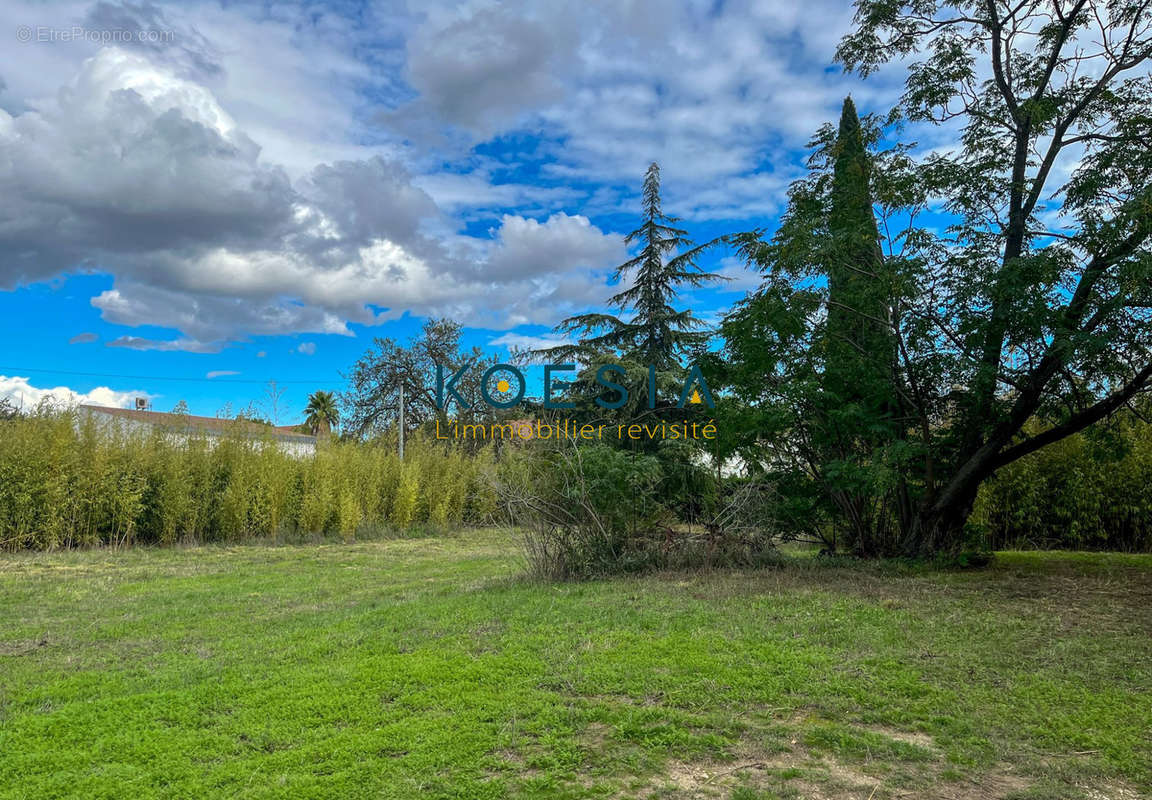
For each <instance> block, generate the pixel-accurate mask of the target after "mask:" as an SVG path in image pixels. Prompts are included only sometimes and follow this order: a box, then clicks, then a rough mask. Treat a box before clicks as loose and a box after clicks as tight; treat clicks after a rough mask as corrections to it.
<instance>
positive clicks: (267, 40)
mask: <svg viewBox="0 0 1152 800" xmlns="http://www.w3.org/2000/svg"><path fill="white" fill-rule="evenodd" d="M0 10H3V11H4V12H5V14H6V18H8V19H10V20H11V21H12V22H14V23H18V24H29V25H37V24H39V25H45V24H49V25H58V26H60V27H67V26H68V25H71V24H74V23H76V22H82V23H84V24H88V25H90V26H101V25H103V26H121V27H125V26H127V27H131V26H138V27H141V28H156V27H170V28H172V29H173V30H175V31H176V33H177V36H176V39H175V42H174V43H172V44H171V45H170V46H167V47H163V46H153V45H146V46H134V47H107V48H103V49H100V48H96V47H93V46H88V45H85V44H79V43H78V44H76V45H75V46H72V47H68V46H63V45H60V46H52V47H46V46H36V45H28V46H26V47H24V48H23V49H22V50H21V51H20V58H19V59H11V60H10V62H11V63H6V64H5V66H4V79H5V82H6V84H7V91H4V92H0V153H2V155H0V198H3V201H2V202H0V287H10V286H15V285H20V284H23V283H27V282H34V281H42V280H46V279H49V278H51V277H53V276H56V275H59V274H61V273H63V272H75V271H84V270H91V271H98V272H103V273H109V274H112V275H113V276H114V283H113V286H112V287H111V288H110V289H108V290H106V291H104V292H102V293H101V294H99V295H98V296H96V297H95V298H92V301H91V302H92V305H93V306H94V307H96V308H97V309H99V311H100V312H101V314H102V317H103V319H104V320H105V321H107V322H111V323H114V324H118V325H125V326H130V327H136V326H162V327H164V328H167V329H170V330H174V331H176V333H175V334H171V335H170V338H168V337H165V338H160V339H153V338H147V337H144V336H120V337H119V338H115V339H114V340H113V341H111V342H110V343H109V344H110V345H111V346H115V347H128V348H135V349H152V350H172V351H176V350H180V351H189V352H218V351H219V350H220V349H221V348H223V347H225V346H227V345H228V344H229V343H232V342H236V341H243V340H245V339H247V338H249V337H252V336H258V335H281V334H287V333H291V334H341V335H350V334H351V328H350V327H349V325H350V324H351V323H358V324H364V325H374V324H380V323H383V322H386V321H387V320H390V319H394V318H397V317H399V316H402V315H403V314H404V313H411V314H414V315H419V316H426V315H430V314H441V315H448V316H451V317H452V318H454V319H457V320H459V321H461V322H463V323H464V324H468V325H475V326H482V327H487V328H490V329H499V330H506V329H509V328H513V327H515V326H517V325H520V324H527V323H535V324H543V325H552V324H554V323H555V322H556V321H557V320H559V319H560V318H562V317H564V316H567V315H569V314H571V313H575V312H579V311H584V310H587V309H588V307H590V306H596V305H598V304H601V303H602V302H603V300H604V298H605V297H606V296H607V295H608V294H610V293H611V289H610V287H608V286H607V285H606V280H605V279H606V276H607V275H608V271H609V269H610V268H611V267H613V266H614V265H615V264H618V263H620V261H621V260H623V258H624V247H623V245H622V243H621V240H620V236H619V235H617V234H615V233H614V232H612V231H610V230H607V229H606V228H604V226H603V225H602V224H601V225H600V226H598V225H597V224H594V223H593V222H592V221H591V220H590V219H589V218H588V217H589V215H593V214H597V213H613V212H616V211H619V210H621V209H622V208H624V209H626V210H627V211H628V212H629V213H630V214H631V213H634V212H635V201H634V198H635V189H636V188H637V185H638V183H639V180H640V176H641V175H642V174H643V170H644V168H645V166H646V165H647V163H648V162H649V161H650V160H652V159H653V158H656V159H659V160H661V161H662V162H663V166H664V169H665V175H666V207H667V208H668V209H669V210H670V211H672V212H673V213H678V214H681V215H684V216H686V217H689V221H693V220H701V219H713V220H715V219H731V220H737V219H750V218H753V217H758V216H769V215H773V214H775V213H776V212H777V211H779V207H780V203H781V202H782V199H783V189H784V187H785V186H786V185H787V182H788V180H789V178H790V177H791V176H792V175H793V174H794V173H795V171H796V169H797V168H798V164H797V163H795V161H796V156H795V152H794V148H795V146H796V145H797V144H800V143H802V142H803V141H804V140H805V139H806V138H807V136H808V135H809V134H810V133H811V132H812V130H813V129H814V128H815V127H816V126H817V125H818V124H819V123H821V122H823V121H826V120H830V119H834V118H835V112H836V107H837V106H838V104H839V102H840V99H841V98H842V97H843V95H844V94H845V93H846V92H847V91H848V90H849V89H851V90H852V91H853V92H854V93H855V94H856V96H857V99H858V100H860V101H861V102H862V104H864V105H867V101H868V100H869V99H875V98H876V97H877V96H878V95H877V93H884V92H888V91H889V90H890V87H889V86H888V85H887V84H884V83H883V82H880V83H870V84H868V85H861V84H859V82H858V81H856V79H855V78H851V77H848V78H845V77H843V76H841V75H839V74H838V73H837V72H835V71H829V70H826V69H824V67H825V66H826V65H827V64H828V61H829V59H830V58H831V54H832V49H833V47H834V45H835V42H836V40H837V38H838V37H839V35H840V33H841V32H842V31H843V30H846V28H847V26H848V24H849V18H850V15H851V9H850V8H849V7H848V6H847V5H846V4H843V3H837V2H833V0H813V3H808V4H805V5H803V6H802V5H800V4H798V3H779V2H772V1H771V0H730V2H727V3H724V4H714V3H711V2H703V0H701V1H700V2H697V0H690V1H689V2H683V3H679V4H666V3H657V2H655V0H645V1H641V2H634V3H632V2H630V3H617V2H609V0H592V2H580V3H577V2H575V1H574V0H553V1H551V2H533V3H527V2H524V1H523V0H510V2H507V3H501V4H498V3H494V2H490V1H489V0H469V2H467V3H464V4H459V3H455V2H452V3H447V2H444V3H442V2H436V1H435V0H432V1H431V2H427V3H420V4H413V5H412V6H411V9H409V8H408V7H406V6H403V5H401V4H398V3H389V4H379V5H369V6H365V7H364V8H362V9H360V10H359V11H358V14H357V15H344V14H341V13H340V12H339V10H333V11H330V12H326V13H324V14H317V13H314V10H313V9H311V8H309V7H306V6H304V5H297V4H290V3H280V4H272V5H270V6H269V5H265V6H261V7H257V6H249V5H246V4H225V5H220V4H216V3H200V2H195V1H194V2H190V3H182V4H179V5H175V4H172V5H166V6H164V8H163V9H160V8H159V7H157V6H154V5H150V4H135V3H108V2H104V3H98V4H91V3H86V2H77V3H73V2H65V3H60V4H54V5H52V6H47V5H42V4H28V3H23V2H14V0H0ZM8 12H11V13H8ZM381 107H386V108H389V109H391V112H389V113H386V114H384V115H383V125H381V124H380V122H381V115H380V114H379V113H378V111H379V109H380V108H381ZM413 131H416V132H418V133H419V134H420V135H413ZM501 134H508V135H509V136H511V137H513V138H511V139H510V140H509V141H523V142H524V143H525V145H524V147H523V148H520V149H515V148H513V149H512V151H511V152H510V151H508V150H507V149H503V148H493V149H491V150H486V151H482V150H477V149H473V148H474V146H475V145H476V144H479V143H482V142H485V141H488V140H490V139H491V138H492V137H493V136H496V135H501ZM517 137H518V138H517ZM577 211H580V212H581V213H577ZM689 227H691V226H689ZM485 230H487V234H486V235H485V234H484V233H483V232H484V231H485ZM478 231H479V232H480V233H477V232H478Z"/></svg>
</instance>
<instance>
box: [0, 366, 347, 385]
mask: <svg viewBox="0 0 1152 800" xmlns="http://www.w3.org/2000/svg"><path fill="white" fill-rule="evenodd" d="M0 370H5V371H9V370H11V371H13V372H50V373H56V374H59V375H81V376H84V377H87V378H118V379H120V380H129V381H179V382H182V383H197V382H200V383H269V382H271V381H276V383H277V384H284V383H308V384H312V385H313V386H315V385H316V384H324V383H330V382H331V381H332V378H313V379H308V380H288V381H282V380H278V379H276V378H267V379H263V380H257V379H255V378H188V377H178V376H170V375H114V374H112V373H109V372H75V371H72V370H66V369H51V368H45V367H10V366H4V365H0Z"/></svg>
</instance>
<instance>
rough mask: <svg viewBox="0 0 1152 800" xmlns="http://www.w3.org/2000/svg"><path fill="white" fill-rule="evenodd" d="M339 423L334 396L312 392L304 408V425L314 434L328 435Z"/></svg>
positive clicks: (338, 412)
mask: <svg viewBox="0 0 1152 800" xmlns="http://www.w3.org/2000/svg"><path fill="white" fill-rule="evenodd" d="M339 421H340V411H339V409H338V408H337V407H336V395H334V394H333V393H332V392H313V393H312V394H311V395H309V396H308V405H307V406H306V407H305V408H304V425H305V426H307V428H308V430H310V431H312V433H314V434H318V433H329V432H331V430H332V428H334V427H335V426H336V424H337V423H338V422H339Z"/></svg>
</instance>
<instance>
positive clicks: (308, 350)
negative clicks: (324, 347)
mask: <svg viewBox="0 0 1152 800" xmlns="http://www.w3.org/2000/svg"><path fill="white" fill-rule="evenodd" d="M296 352H298V353H302V354H303V355H306V356H314V355H316V343H315V342H301V343H300V346H299V347H297V348H296Z"/></svg>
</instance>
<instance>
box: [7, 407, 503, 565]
mask: <svg viewBox="0 0 1152 800" xmlns="http://www.w3.org/2000/svg"><path fill="white" fill-rule="evenodd" d="M0 443H2V445H3V446H2V447H0V549H8V550H14V549H20V548H36V549H54V548H60V547H71V546H88V545H124V544H132V543H150V544H151V543H155V544H172V543H174V542H181V541H187V540H196V541H241V540H247V539H255V538H268V537H275V536H278V535H280V534H324V535H328V534H332V535H339V536H342V537H344V538H346V539H350V538H353V537H354V536H355V535H356V534H357V532H359V531H363V530H364V529H365V528H395V529H405V528H408V527H410V526H412V525H419V524H423V523H433V524H437V525H457V524H460V523H462V522H481V521H483V520H484V519H486V518H488V517H489V516H491V514H492V512H493V510H494V507H493V502H494V501H493V499H492V497H491V494H492V490H491V485H490V479H489V477H488V476H489V475H490V473H491V470H492V461H491V457H490V455H489V454H488V453H487V452H486V451H482V452H481V453H480V454H478V455H476V456H475V457H473V456H469V455H466V454H464V453H461V452H459V451H456V450H447V451H446V450H445V449H444V448H442V447H439V446H437V445H436V444H435V443H433V442H427V441H425V440H423V439H422V438H420V437H416V438H415V439H413V440H412V441H411V442H410V443H409V445H408V448H407V451H406V460H405V461H404V463H403V464H401V463H400V461H399V459H398V457H397V455H396V452H395V449H394V448H393V447H391V446H389V445H387V444H384V443H328V444H326V445H322V446H321V447H319V449H318V450H317V451H316V452H315V453H314V454H312V455H309V456H307V457H303V458H298V457H294V456H292V455H290V454H288V453H287V452H285V451H283V450H282V449H280V448H279V447H278V446H277V445H276V444H275V442H274V440H272V439H268V440H264V439H259V438H252V437H251V436H245V435H243V434H241V433H240V432H239V431H237V432H236V433H235V434H234V435H231V436H226V437H222V438H209V437H203V436H197V435H183V434H171V433H165V432H161V431H152V432H141V431H139V430H132V429H128V428H124V427H122V426H119V425H115V424H105V423H96V422H94V421H93V420H92V419H91V418H90V417H86V416H77V415H75V414H72V413H64V412H54V411H48V410H41V411H38V412H36V413H34V414H31V415H28V416H17V417H13V418H11V419H5V420H0Z"/></svg>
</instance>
